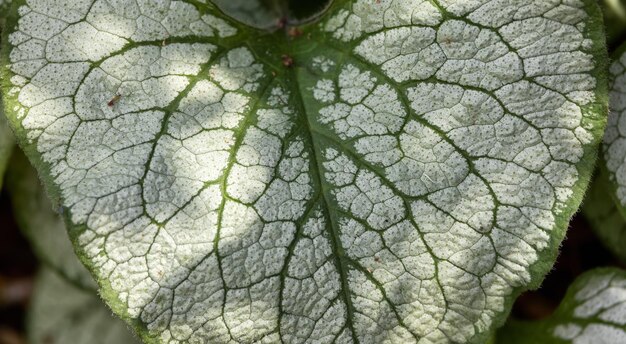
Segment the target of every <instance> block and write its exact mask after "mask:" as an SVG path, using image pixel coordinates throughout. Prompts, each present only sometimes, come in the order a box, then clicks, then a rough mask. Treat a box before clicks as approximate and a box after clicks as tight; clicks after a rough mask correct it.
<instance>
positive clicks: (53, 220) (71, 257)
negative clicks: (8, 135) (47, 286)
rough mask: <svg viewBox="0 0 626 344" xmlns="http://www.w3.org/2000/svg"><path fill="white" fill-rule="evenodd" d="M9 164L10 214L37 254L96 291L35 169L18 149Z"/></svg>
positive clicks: (77, 281) (74, 281) (75, 281)
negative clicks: (11, 210) (11, 211)
mask: <svg viewBox="0 0 626 344" xmlns="http://www.w3.org/2000/svg"><path fill="white" fill-rule="evenodd" d="M10 166H11V168H10V169H9V171H8V173H7V181H8V183H7V184H8V189H9V193H10V197H11V203H12V206H13V214H14V216H15V218H16V220H17V222H18V225H19V227H20V230H21V231H22V233H24V235H25V236H26V238H27V239H28V241H29V242H30V244H31V246H32V247H33V250H34V251H35V253H36V254H37V256H38V258H39V259H40V260H42V261H44V262H45V263H47V264H48V265H49V267H50V268H52V269H53V270H54V271H56V272H58V273H59V274H60V275H62V276H63V277H65V278H66V279H68V280H69V281H71V282H72V283H74V284H75V285H76V286H78V287H80V288H83V289H91V290H93V291H94V293H95V290H96V288H97V286H96V284H95V283H94V280H93V278H92V277H91V275H90V274H89V271H87V269H85V267H84V266H83V265H82V264H81V263H80V261H79V260H78V258H77V257H76V255H75V254H74V248H73V247H72V243H71V242H70V240H69V238H68V235H67V232H66V229H65V223H64V222H63V219H62V218H61V216H60V215H59V214H57V213H56V212H55V211H54V210H53V207H52V205H51V204H50V201H49V200H48V197H47V195H46V192H45V191H44V189H43V187H42V186H41V183H40V182H39V178H37V173H36V172H35V170H34V169H33V168H32V167H31V166H30V164H29V163H28V161H27V160H26V157H25V156H24V155H23V154H21V153H19V152H16V154H14V156H13V158H12V159H11V164H10Z"/></svg>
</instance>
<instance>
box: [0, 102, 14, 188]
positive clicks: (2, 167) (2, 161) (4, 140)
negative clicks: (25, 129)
mask: <svg viewBox="0 0 626 344" xmlns="http://www.w3.org/2000/svg"><path fill="white" fill-rule="evenodd" d="M1 106H2V100H1V99H0V190H1V189H2V186H3V185H2V184H3V181H4V173H5V172H6V169H7V164H8V163H9V159H10V158H11V153H12V152H13V148H14V147H15V142H14V139H13V133H12V132H11V128H9V126H8V124H7V121H6V118H5V117H4V115H3V114H2V113H3V109H2V108H1Z"/></svg>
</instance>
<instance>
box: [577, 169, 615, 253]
mask: <svg viewBox="0 0 626 344" xmlns="http://www.w3.org/2000/svg"><path fill="white" fill-rule="evenodd" d="M613 194H614V188H613V185H612V184H611V183H609V182H608V178H607V176H606V175H605V173H603V172H601V173H600V174H599V175H598V176H597V177H596V178H595V180H594V181H593V183H592V186H591V188H590V190H589V192H588V193H587V196H586V197H585V201H584V203H583V207H582V211H583V214H584V215H585V217H586V218H587V220H588V221H589V223H590V224H591V228H592V229H593V231H594V232H595V233H596V235H597V236H598V237H599V238H600V240H601V241H602V243H603V244H604V245H605V246H606V247H607V248H608V249H609V250H610V251H611V252H612V253H613V254H614V255H615V256H616V257H618V258H620V259H621V260H622V261H625V262H626V250H624V248H625V247H626V220H625V219H624V215H622V212H621V211H620V209H619V206H618V205H617V204H618V202H619V201H617V200H615V199H614V197H612V196H613Z"/></svg>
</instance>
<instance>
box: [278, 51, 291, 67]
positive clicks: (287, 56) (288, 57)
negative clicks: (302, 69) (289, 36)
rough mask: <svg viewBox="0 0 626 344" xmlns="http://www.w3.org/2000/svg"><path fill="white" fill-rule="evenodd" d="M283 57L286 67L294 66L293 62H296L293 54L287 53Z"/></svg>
mask: <svg viewBox="0 0 626 344" xmlns="http://www.w3.org/2000/svg"><path fill="white" fill-rule="evenodd" d="M281 59H282V62H283V66H285V67H287V68H289V67H292V66H293V63H294V62H293V57H291V56H289V55H286V54H285V55H283V56H282V57H281Z"/></svg>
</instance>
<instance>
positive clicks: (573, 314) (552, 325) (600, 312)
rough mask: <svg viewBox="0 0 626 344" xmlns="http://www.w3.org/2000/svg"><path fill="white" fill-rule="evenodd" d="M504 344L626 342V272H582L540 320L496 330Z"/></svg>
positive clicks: (615, 270) (601, 270) (517, 323)
mask: <svg viewBox="0 0 626 344" xmlns="http://www.w3.org/2000/svg"><path fill="white" fill-rule="evenodd" d="M496 342H497V343H503V344H504V343H506V344H537V343H541V344H561V343H562V344H565V343H572V344H619V343H626V272H624V271H623V270H620V269H615V268H610V269H609V268H607V269H596V270H592V271H589V272H586V273H585V274H583V275H581V276H580V277H578V278H577V279H576V281H575V282H574V283H573V284H572V286H571V287H570V288H569V289H568V291H567V294H566V295H565V298H564V299H563V301H562V302H561V305H560V306H559V308H558V309H557V310H556V311H555V313H554V314H553V315H552V316H550V318H548V319H545V320H542V321H534V322H531V321H527V322H524V321H515V320H511V321H509V323H508V324H507V325H506V326H504V327H503V328H501V329H500V330H499V331H498V336H497V340H496Z"/></svg>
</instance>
